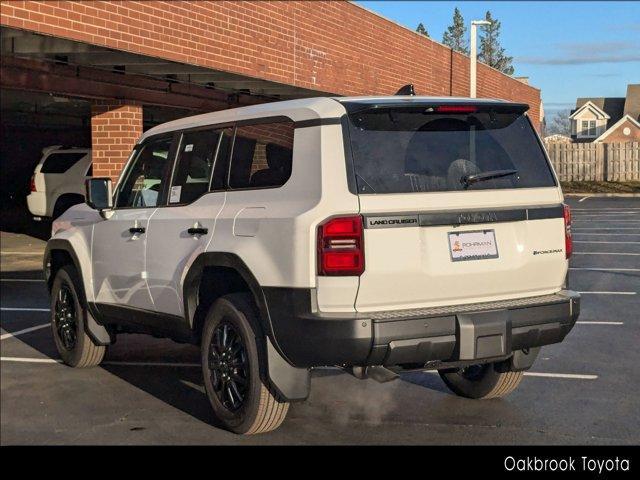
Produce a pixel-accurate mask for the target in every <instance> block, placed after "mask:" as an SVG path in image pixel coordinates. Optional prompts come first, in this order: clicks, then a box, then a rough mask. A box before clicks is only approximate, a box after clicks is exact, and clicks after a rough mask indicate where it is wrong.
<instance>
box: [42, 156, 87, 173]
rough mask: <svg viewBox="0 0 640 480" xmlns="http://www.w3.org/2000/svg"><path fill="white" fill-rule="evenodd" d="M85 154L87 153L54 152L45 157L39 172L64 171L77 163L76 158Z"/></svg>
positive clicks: (78, 158)
mask: <svg viewBox="0 0 640 480" xmlns="http://www.w3.org/2000/svg"><path fill="white" fill-rule="evenodd" d="M85 155H88V154H87V153H86V152H78V153H69V152H66V153H63V152H60V153H55V152H54V153H52V154H50V155H49V156H48V157H47V158H46V159H45V161H44V164H43V165H42V168H41V169H40V173H64V172H66V171H67V170H69V169H70V168H71V167H73V166H74V165H75V164H76V163H78V160H80V159H81V158H82V157H84V156H85Z"/></svg>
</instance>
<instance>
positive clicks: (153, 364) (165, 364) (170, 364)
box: [100, 360, 200, 368]
mask: <svg viewBox="0 0 640 480" xmlns="http://www.w3.org/2000/svg"><path fill="white" fill-rule="evenodd" d="M100 365H122V366H131V367H134V366H135V367H192V368H195V367H198V368H200V364H199V363H179V362H124V361H116V360H114V361H110V360H107V361H104V362H102V363H101V364H100Z"/></svg>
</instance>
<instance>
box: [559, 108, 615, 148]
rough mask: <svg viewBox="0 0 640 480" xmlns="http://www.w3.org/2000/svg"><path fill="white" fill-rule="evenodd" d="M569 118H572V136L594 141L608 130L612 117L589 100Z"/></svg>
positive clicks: (576, 138)
mask: <svg viewBox="0 0 640 480" xmlns="http://www.w3.org/2000/svg"><path fill="white" fill-rule="evenodd" d="M569 118H570V119H571V137H572V138H573V139H575V140H576V141H592V140H595V139H596V138H598V137H599V136H600V135H602V134H603V133H604V132H605V130H607V121H608V120H609V119H610V118H611V117H610V116H609V115H608V114H607V113H606V112H605V111H603V110H602V109H601V108H600V107H598V106H597V105H596V104H594V103H593V102H591V101H587V102H586V103H584V104H583V105H582V106H581V107H579V108H578V109H576V110H575V111H574V112H573V113H572V114H571V115H570V116H569Z"/></svg>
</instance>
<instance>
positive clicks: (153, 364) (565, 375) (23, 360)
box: [0, 357, 598, 380]
mask: <svg viewBox="0 0 640 480" xmlns="http://www.w3.org/2000/svg"><path fill="white" fill-rule="evenodd" d="M0 361H3V362H19V363H62V360H56V359H53V358H25V357H0ZM102 365H123V366H125V365H126V366H144V367H193V368H196V367H197V368H200V364H199V363H171V362H119V361H106V362H102ZM425 373H434V374H437V373H438V372H436V371H427V372H425ZM524 374H525V375H526V376H529V377H549V378H571V379H577V380H595V379H596V378H598V376H597V375H578V374H575V373H544V372H524Z"/></svg>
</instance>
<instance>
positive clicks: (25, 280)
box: [0, 278, 44, 282]
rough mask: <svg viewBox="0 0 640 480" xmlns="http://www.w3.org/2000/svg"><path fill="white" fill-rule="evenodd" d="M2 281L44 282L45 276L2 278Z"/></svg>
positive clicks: (0, 279) (0, 280)
mask: <svg viewBox="0 0 640 480" xmlns="http://www.w3.org/2000/svg"><path fill="white" fill-rule="evenodd" d="M0 282H44V279H43V278H0Z"/></svg>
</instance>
